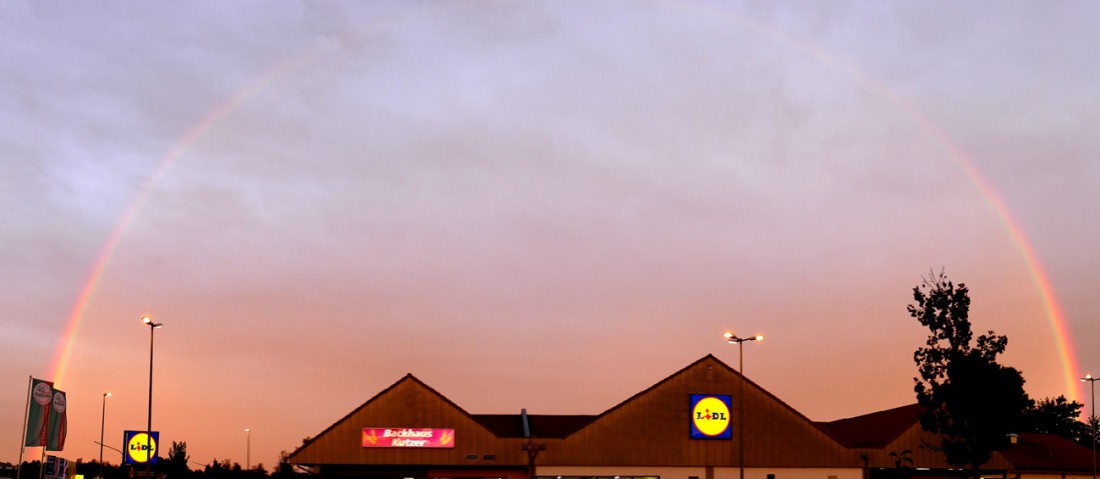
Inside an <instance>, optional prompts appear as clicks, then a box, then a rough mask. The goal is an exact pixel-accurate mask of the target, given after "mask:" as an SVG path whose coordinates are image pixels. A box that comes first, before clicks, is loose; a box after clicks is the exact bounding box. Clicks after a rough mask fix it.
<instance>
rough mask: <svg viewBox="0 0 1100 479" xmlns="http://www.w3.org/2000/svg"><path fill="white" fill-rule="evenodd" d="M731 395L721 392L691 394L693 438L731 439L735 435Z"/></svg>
mask: <svg viewBox="0 0 1100 479" xmlns="http://www.w3.org/2000/svg"><path fill="white" fill-rule="evenodd" d="M731 416H732V414H730V397H729V396H726V395H721V394H692V395H691V438H692V439H729V438H731V437H733V434H732V432H733V428H732V427H731V426H730V424H731V420H730V418H731Z"/></svg>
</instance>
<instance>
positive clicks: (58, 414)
mask: <svg viewBox="0 0 1100 479" xmlns="http://www.w3.org/2000/svg"><path fill="white" fill-rule="evenodd" d="M47 423H48V424H49V433H48V434H47V435H46V450H47V451H61V450H64V449H65V435H66V433H68V427H69V423H68V418H67V417H66V414H65V391H62V390H60V389H54V390H53V400H52V401H51V402H50V417H49V421H47Z"/></svg>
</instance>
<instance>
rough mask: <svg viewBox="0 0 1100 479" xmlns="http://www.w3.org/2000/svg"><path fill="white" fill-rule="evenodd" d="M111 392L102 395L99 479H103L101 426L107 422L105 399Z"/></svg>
mask: <svg viewBox="0 0 1100 479" xmlns="http://www.w3.org/2000/svg"><path fill="white" fill-rule="evenodd" d="M109 397H111V392H110V391H107V392H105V393H103V412H102V413H101V414H100V416H99V479H103V425H104V424H105V423H106V422H107V398H109Z"/></svg>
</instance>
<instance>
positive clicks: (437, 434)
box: [363, 427, 455, 448]
mask: <svg viewBox="0 0 1100 479" xmlns="http://www.w3.org/2000/svg"><path fill="white" fill-rule="evenodd" d="M363 447H411V448H452V447H455V430H454V429H434V428H410V427H403V428H390V427H367V428H363Z"/></svg>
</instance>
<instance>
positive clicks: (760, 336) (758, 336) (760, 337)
mask: <svg viewBox="0 0 1100 479" xmlns="http://www.w3.org/2000/svg"><path fill="white" fill-rule="evenodd" d="M752 339H754V340H756V341H763V340H764V335H763V334H757V335H756V337H754V338H752Z"/></svg>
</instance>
